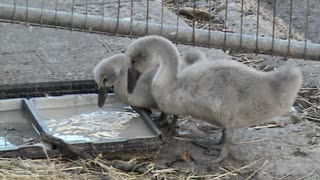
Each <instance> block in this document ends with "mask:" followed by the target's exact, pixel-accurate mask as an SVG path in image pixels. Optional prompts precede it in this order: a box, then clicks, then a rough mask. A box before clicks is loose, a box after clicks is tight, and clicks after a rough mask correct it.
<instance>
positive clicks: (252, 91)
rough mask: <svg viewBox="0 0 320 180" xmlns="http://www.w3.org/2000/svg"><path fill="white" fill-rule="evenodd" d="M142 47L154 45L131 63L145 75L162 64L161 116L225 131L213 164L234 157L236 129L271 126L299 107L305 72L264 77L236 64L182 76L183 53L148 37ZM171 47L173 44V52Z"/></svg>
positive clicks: (198, 67)
mask: <svg viewBox="0 0 320 180" xmlns="http://www.w3.org/2000/svg"><path fill="white" fill-rule="evenodd" d="M135 43H136V44H137V45H140V46H145V45H146V44H147V45H148V49H146V50H145V51H144V52H141V53H140V54H141V55H142V56H141V57H143V58H140V59H135V58H132V57H129V59H130V62H131V65H129V66H132V69H133V70H134V71H137V72H139V73H140V72H141V71H142V70H143V69H144V68H146V66H149V65H152V63H150V62H146V61H145V59H153V61H155V62H160V67H159V68H158V70H157V72H156V74H155V76H154V78H153V80H152V86H151V92H152V95H153V97H154V99H155V101H156V102H157V105H158V107H159V109H160V110H162V111H164V112H166V113H170V114H177V115H191V116H192V117H193V118H196V119H201V120H203V121H206V122H208V123H211V124H213V125H216V126H220V127H221V128H223V129H224V133H223V136H222V142H223V144H222V149H221V152H220V154H219V157H218V158H217V159H216V160H214V161H212V162H221V161H222V160H224V159H225V158H226V157H227V156H228V152H229V148H230V144H231V140H232V135H233V129H234V128H243V127H249V126H252V125H256V124H258V123H262V122H265V121H267V120H269V119H271V118H272V117H274V116H278V115H281V114H283V113H285V112H287V111H288V110H289V108H290V107H291V106H292V105H293V102H294V100H295V98H296V95H297V93H298V90H299V88H300V86H301V84H302V74H301V71H300V69H299V68H297V67H295V66H293V65H291V64H285V65H283V66H281V67H280V68H279V69H278V70H275V71H271V72H262V71H258V70H255V69H253V68H250V67H248V66H246V65H244V64H241V63H239V62H236V61H226V60H217V61H214V63H210V62H205V61H204V62H199V63H196V64H194V65H192V66H188V67H186V68H184V69H183V70H181V71H179V70H178V69H179V68H178V67H179V66H180V62H179V55H178V51H177V49H176V48H175V46H174V45H173V44H172V43H171V42H170V41H169V40H167V39H165V38H162V37H159V36H147V37H143V38H140V39H138V40H137V41H136V42H135ZM168 43H169V44H171V45H170V46H168Z"/></svg>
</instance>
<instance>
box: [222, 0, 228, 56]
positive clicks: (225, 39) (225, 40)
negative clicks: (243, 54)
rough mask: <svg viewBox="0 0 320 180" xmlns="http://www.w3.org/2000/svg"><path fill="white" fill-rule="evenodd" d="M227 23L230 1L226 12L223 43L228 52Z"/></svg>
mask: <svg viewBox="0 0 320 180" xmlns="http://www.w3.org/2000/svg"><path fill="white" fill-rule="evenodd" d="M227 21H228V0H226V11H225V16H224V43H223V50H224V51H226V50H227V49H226V45H227V28H228V27H227Z"/></svg>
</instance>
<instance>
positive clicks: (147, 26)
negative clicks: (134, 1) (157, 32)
mask: <svg viewBox="0 0 320 180" xmlns="http://www.w3.org/2000/svg"><path fill="white" fill-rule="evenodd" d="M149 3H150V2H149V0H147V17H146V32H145V34H146V35H147V34H148V31H149V29H148V28H149V6H150V4H149Z"/></svg>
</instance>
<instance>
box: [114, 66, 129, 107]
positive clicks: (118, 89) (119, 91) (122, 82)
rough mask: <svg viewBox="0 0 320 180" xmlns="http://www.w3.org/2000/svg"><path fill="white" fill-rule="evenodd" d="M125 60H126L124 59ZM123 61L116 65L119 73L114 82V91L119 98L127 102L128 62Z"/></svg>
mask: <svg viewBox="0 0 320 180" xmlns="http://www.w3.org/2000/svg"><path fill="white" fill-rule="evenodd" d="M126 61H127V60H126ZM126 61H124V62H122V63H120V64H119V65H118V68H119V69H120V73H119V75H118V77H117V80H116V82H115V84H114V92H115V94H116V95H117V96H118V97H119V98H120V100H121V101H123V102H125V103H128V99H129V93H128V88H127V86H128V83H127V81H128V71H127V69H128V63H127V62H126Z"/></svg>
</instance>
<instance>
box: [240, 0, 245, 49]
mask: <svg viewBox="0 0 320 180" xmlns="http://www.w3.org/2000/svg"><path fill="white" fill-rule="evenodd" d="M243 4H244V0H241V16H240V18H241V19H240V49H239V50H240V52H242V35H243Z"/></svg>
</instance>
